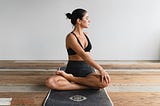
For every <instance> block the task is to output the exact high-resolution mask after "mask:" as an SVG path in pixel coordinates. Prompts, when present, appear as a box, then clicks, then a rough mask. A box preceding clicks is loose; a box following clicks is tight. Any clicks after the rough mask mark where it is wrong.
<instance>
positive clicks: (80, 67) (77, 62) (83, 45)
mask: <svg viewBox="0 0 160 106" xmlns="http://www.w3.org/2000/svg"><path fill="white" fill-rule="evenodd" d="M66 16H67V18H68V19H71V23H72V25H73V26H74V29H73V31H72V32H71V33H69V34H68V35H67V37H66V49H67V52H68V59H69V60H68V64H67V67H66V70H65V71H62V70H59V71H57V72H56V75H54V76H51V77H49V78H48V79H47V80H46V85H47V86H48V87H49V88H51V89H56V90H78V89H101V88H104V87H106V86H108V84H109V83H110V77H109V75H108V73H107V72H105V70H104V69H103V68H102V67H101V66H100V65H99V64H97V63H96V62H95V61H94V60H93V59H92V58H91V56H90V54H89V52H90V50H91V48H92V45H91V43H90V41H89V38H88V36H87V34H86V33H84V32H83V29H84V28H88V26H89V23H90V20H89V16H88V13H87V11H86V10H84V9H76V10H74V11H73V12H72V14H70V13H67V14H66ZM92 67H93V68H95V69H96V70H97V72H96V71H95V70H94V69H93V68H92Z"/></svg>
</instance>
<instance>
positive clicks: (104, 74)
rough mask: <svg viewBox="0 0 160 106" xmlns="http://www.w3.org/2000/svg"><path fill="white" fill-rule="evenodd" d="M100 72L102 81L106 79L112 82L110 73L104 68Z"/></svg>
mask: <svg viewBox="0 0 160 106" xmlns="http://www.w3.org/2000/svg"><path fill="white" fill-rule="evenodd" d="M100 74H101V81H102V83H103V82H104V81H106V82H107V83H108V84H109V83H110V82H111V78H110V76H109V74H108V73H107V72H106V71H105V70H104V69H103V70H101V71H100Z"/></svg>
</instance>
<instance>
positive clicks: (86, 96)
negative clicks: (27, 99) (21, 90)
mask: <svg viewBox="0 0 160 106" xmlns="http://www.w3.org/2000/svg"><path fill="white" fill-rule="evenodd" d="M43 106H113V103H112V101H111V99H110V97H109V96H108V94H107V92H106V91H105V89H101V90H92V89H85V90H71V91H57V90H50V91H49V93H48V96H47V97H46V99H45V101H44V103H43Z"/></svg>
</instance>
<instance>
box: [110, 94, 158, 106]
mask: <svg viewBox="0 0 160 106" xmlns="http://www.w3.org/2000/svg"><path fill="white" fill-rule="evenodd" d="M109 95H110V97H111V99H112V101H113V103H114V106H160V92H109Z"/></svg>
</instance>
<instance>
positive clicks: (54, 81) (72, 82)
mask: <svg viewBox="0 0 160 106" xmlns="http://www.w3.org/2000/svg"><path fill="white" fill-rule="evenodd" d="M46 85H47V87H49V88H51V89H55V90H79V89H101V88H104V87H106V86H108V82H106V81H104V82H103V83H102V81H101V76H100V75H99V74H96V73H91V74H89V75H88V76H86V77H75V76H73V75H72V74H67V73H65V72H64V71H57V72H56V75H53V76H51V77H49V78H48V79H47V80H46Z"/></svg>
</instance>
